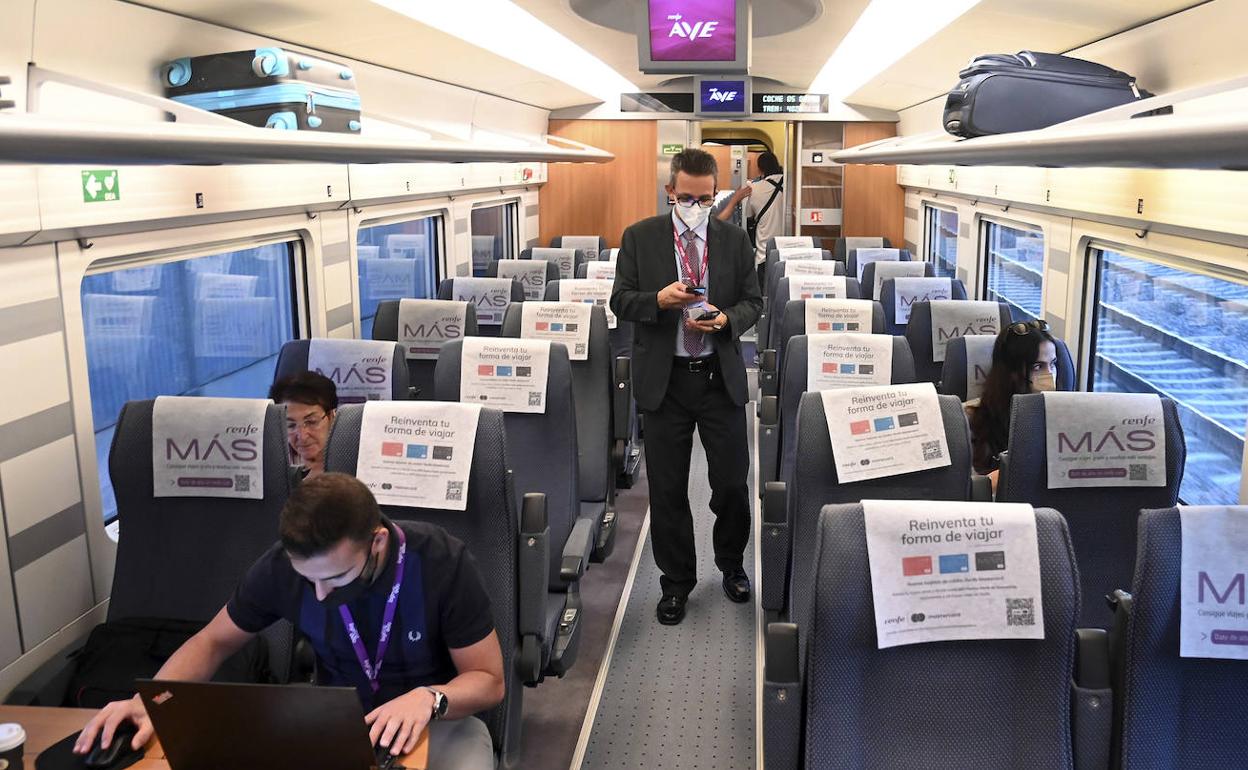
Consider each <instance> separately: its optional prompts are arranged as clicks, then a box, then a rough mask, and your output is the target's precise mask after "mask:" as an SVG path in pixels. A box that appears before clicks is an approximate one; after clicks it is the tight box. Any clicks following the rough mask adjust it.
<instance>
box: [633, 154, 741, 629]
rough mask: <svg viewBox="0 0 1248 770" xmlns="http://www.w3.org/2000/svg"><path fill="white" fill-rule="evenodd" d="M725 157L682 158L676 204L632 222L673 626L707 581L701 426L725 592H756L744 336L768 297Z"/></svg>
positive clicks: (659, 556) (639, 351)
mask: <svg viewBox="0 0 1248 770" xmlns="http://www.w3.org/2000/svg"><path fill="white" fill-rule="evenodd" d="M716 170H717V169H716V165H715V158H714V157H712V156H711V155H710V154H709V153H707V152H705V151H703V150H692V149H691V150H685V151H684V152H682V153H680V154H678V155H675V156H673V157H672V169H671V177H670V178H669V180H668V184H667V195H668V200H669V202H670V203H671V204H672V210H671V213H669V214H661V215H659V216H657V217H651V218H649V219H644V220H642V221H640V222H637V223H636V224H633V225H631V226H630V227H629V228H628V229H627V230H625V231H624V237H623V242H622V245H621V247H620V253H619V256H618V257H617V258H616V274H615V285H614V287H613V288H612V291H611V310H612V311H614V312H615V314H616V315H617V316H618V317H619V318H621V319H623V320H626V321H632V322H633V323H634V326H633V393H634V394H635V396H636V399H637V406H638V408H639V409H640V410H641V412H642V414H643V415H644V417H645V421H646V423H645V424H646V475H647V478H648V481H649V484H650V517H651V528H650V539H651V541H652V545H653V546H654V560H655V563H656V564H657V565H658V567H659V570H660V571H662V573H663V576H662V578H661V580H660V583H661V584H662V588H663V596H662V599H661V600H660V601H659V606H658V608H657V614H658V619H659V622H660V623H663V624H664V625H675V624H677V623H679V622H680V621H681V620H682V619H683V618H684V616H685V603H686V602H687V600H688V598H689V593H690V591H692V590H693V587H694V585H695V584H696V583H697V580H698V571H697V553H696V548H695V545H694V535H693V514H692V511H691V510H690V508H689V467H690V463H691V460H692V452H693V433H694V429H695V428H696V429H697V432H698V437H699V438H700V439H701V441H702V446H703V448H704V449H705V450H706V457H707V465H708V466H709V481H710V487H711V500H710V507H711V511H712V512H713V513H714V514H715V529H714V536H713V539H714V543H715V566H716V567H718V568H719V570H720V572H721V573H723V587H724V593H725V594H727V596H728V598H729V599H730V600H731V601H734V602H745V601H748V600H749V598H750V579H749V576H748V575H747V574H746V572H745V569H744V565H743V563H742V559H743V556H744V554H745V546H746V544H747V543H748V542H749V539H750V500H749V490H748V487H747V477H748V476H749V471H750V448H749V439H748V438H747V435H746V413H745V412H746V410H745V405H746V401H747V400H748V399H749V395H748V393H747V388H748V386H747V384H746V375H745V363H744V362H743V361H742V358H741V340H740V337H741V335H742V334H744V333H745V332H747V331H749V329H750V327H752V326H753V325H754V322H755V321H757V320H758V314H759V312H760V311H761V310H762V307H763V300H762V296H761V295H760V293H759V290H758V282H757V281H756V280H755V278H754V260H753V259H752V257H753V249H752V248H751V247H750V240H749V238H748V237H747V236H746V234H745V232H744V231H743V230H741V228H739V227H735V226H733V225H730V224H726V223H724V222H722V221H720V220H719V219H717V218H714V217H711V216H710V213H711V206H712V204H713V203H714V201H715V177H716Z"/></svg>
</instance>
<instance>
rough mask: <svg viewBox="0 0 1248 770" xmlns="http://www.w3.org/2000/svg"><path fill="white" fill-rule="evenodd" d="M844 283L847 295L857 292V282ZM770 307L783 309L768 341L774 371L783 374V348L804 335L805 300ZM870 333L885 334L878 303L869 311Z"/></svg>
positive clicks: (782, 291) (785, 289) (783, 289)
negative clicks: (772, 356)
mask: <svg viewBox="0 0 1248 770" xmlns="http://www.w3.org/2000/svg"><path fill="white" fill-rule="evenodd" d="M786 280H787V279H783V278H782V279H780V283H781V287H780V291H779V293H778V295H777V297H776V302H779V301H780V300H781V299H782V297H783V296H784V295H787V294H788V286H787V284H786V283H785V282H786ZM846 281H847V283H848V286H847V292H848V293H850V294H853V292H854V291H856V290H858V288H859V287H858V285H857V281H855V280H854V279H852V278H849V279H846ZM849 299H856V297H853V296H851V297H849ZM772 307H779V308H783V311H782V312H781V314H780V315H779V316H778V318H779V319H780V328H779V329H778V330H777V329H776V327H774V326H773V327H772V330H771V340H770V343H771V349H772V350H775V351H776V371H777V372H783V371H784V351H785V347H786V346H787V345H788V344H789V340H791V339H793V338H794V337H796V336H797V335H799V334H805V333H806V300H804V299H792V300H786V301H785V302H784V304H783V305H780V304H774V303H773V304H772ZM871 333H872V334H884V333H885V329H884V308H883V307H881V306H880V303H878V302H876V303H874V307H873V308H872V310H871ZM780 387H781V388H783V387H784V383H783V382H781V384H780Z"/></svg>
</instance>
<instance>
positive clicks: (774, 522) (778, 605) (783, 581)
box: [759, 481, 792, 612]
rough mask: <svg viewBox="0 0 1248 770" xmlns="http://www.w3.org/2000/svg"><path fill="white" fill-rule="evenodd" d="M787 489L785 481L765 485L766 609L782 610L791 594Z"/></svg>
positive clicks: (763, 595) (762, 596) (763, 592)
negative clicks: (789, 588)
mask: <svg viewBox="0 0 1248 770" xmlns="http://www.w3.org/2000/svg"><path fill="white" fill-rule="evenodd" d="M788 496H789V495H788V490H787V488H786V486H785V483H784V482H783V481H769V482H767V483H766V484H764V485H763V542H762V545H761V548H762V549H763V551H762V572H763V574H762V588H761V591H760V594H759V596H760V600H759V601H760V602H761V604H762V605H763V609H766V610H773V611H775V612H779V611H781V610H783V609H784V605H785V598H786V597H787V596H788V581H789V553H790V551H791V550H792V541H791V537H792V533H791V531H790V530H789V517H788Z"/></svg>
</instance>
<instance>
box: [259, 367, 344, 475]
mask: <svg viewBox="0 0 1248 770" xmlns="http://www.w3.org/2000/svg"><path fill="white" fill-rule="evenodd" d="M269 398H271V399H273V400H274V401H275V402H277V403H279V404H285V405H286V438H287V440H288V441H289V442H290V462H291V464H292V465H297V466H299V467H300V468H302V469H303V475H304V477H305V478H310V477H312V476H319V475H320V474H322V473H324V472H325V447H326V445H327V444H329V430H330V428H332V427H333V426H334V417H335V416H336V415H337V414H338V388H337V386H336V385H334V381H333V380H331V379H329V378H328V377H326V376H325V375H323V374H320V373H319V372H300V373H298V374H292V375H291V376H289V377H283V378H282V379H280V380H278V381H277V382H275V383H273V387H271V388H269Z"/></svg>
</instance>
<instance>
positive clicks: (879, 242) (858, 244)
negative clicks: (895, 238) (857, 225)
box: [832, 236, 893, 262]
mask: <svg viewBox="0 0 1248 770" xmlns="http://www.w3.org/2000/svg"><path fill="white" fill-rule="evenodd" d="M851 242H852V243H853V248H855V249H891V248H892V247H893V245H892V244H891V243H889V242H888V239H887V238H884V237H864V236H851V237H849V238H837V239H836V242H835V243H833V244H832V259H836V260H839V261H841V262H844V261H846V260H847V259H848V258H849V244H850V243H851Z"/></svg>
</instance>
